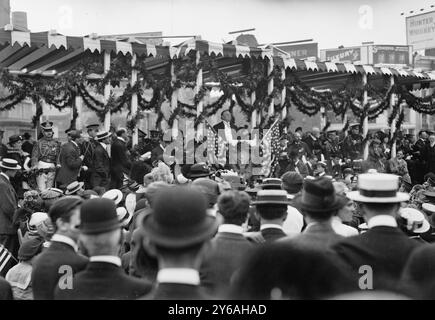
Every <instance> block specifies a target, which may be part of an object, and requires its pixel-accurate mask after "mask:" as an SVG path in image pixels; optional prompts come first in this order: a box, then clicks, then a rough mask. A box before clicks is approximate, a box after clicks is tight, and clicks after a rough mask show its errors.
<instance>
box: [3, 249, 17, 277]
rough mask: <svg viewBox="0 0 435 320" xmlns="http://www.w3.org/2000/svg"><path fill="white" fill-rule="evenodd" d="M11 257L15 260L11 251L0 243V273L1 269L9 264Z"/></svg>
mask: <svg viewBox="0 0 435 320" xmlns="http://www.w3.org/2000/svg"><path fill="white" fill-rule="evenodd" d="M11 259H12V260H14V261H16V262H17V260H16V259H15V258H14V256H13V255H12V253H10V252H9V250H8V249H6V248H5V247H4V246H3V245H1V244H0V273H2V272H3V269H4V268H5V267H6V266H8V265H9V264H8V262H9V261H10V260H11Z"/></svg>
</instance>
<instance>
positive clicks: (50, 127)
mask: <svg viewBox="0 0 435 320" xmlns="http://www.w3.org/2000/svg"><path fill="white" fill-rule="evenodd" d="M41 129H42V130H44V131H53V122H51V121H45V122H43V123H41Z"/></svg>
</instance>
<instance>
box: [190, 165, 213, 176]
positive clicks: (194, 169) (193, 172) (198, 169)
mask: <svg viewBox="0 0 435 320" xmlns="http://www.w3.org/2000/svg"><path fill="white" fill-rule="evenodd" d="M208 176H210V169H209V168H208V167H207V165H206V164H205V163H197V164H194V165H192V166H191V167H190V172H189V178H190V179H195V178H203V177H208Z"/></svg>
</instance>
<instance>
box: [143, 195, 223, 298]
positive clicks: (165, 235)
mask: <svg viewBox="0 0 435 320" xmlns="http://www.w3.org/2000/svg"><path fill="white" fill-rule="evenodd" d="M218 225H219V219H218V218H216V217H214V216H211V215H209V214H207V200H206V199H205V197H204V196H203V195H202V194H201V192H200V191H198V190H196V189H195V188H191V187H173V188H170V189H166V190H165V192H160V193H158V194H157V195H156V200H155V204H154V206H153V212H152V213H151V214H149V215H146V216H145V217H144V218H143V221H142V228H143V230H144V232H146V234H147V237H148V241H146V242H144V243H143V245H144V246H145V248H146V250H147V251H148V252H149V253H150V254H152V255H154V256H156V257H157V259H158V263H159V271H158V274H157V285H156V288H155V290H153V291H152V292H151V294H149V295H148V296H145V297H143V298H144V299H154V300H203V299H207V296H206V295H205V294H204V292H203V291H202V290H201V288H200V276H199V272H198V270H199V268H200V265H201V263H202V260H203V256H204V253H205V252H206V251H208V250H209V249H210V245H209V240H210V239H211V238H212V237H213V236H214V235H215V234H216V231H217V229H218Z"/></svg>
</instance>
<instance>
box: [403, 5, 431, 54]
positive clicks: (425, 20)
mask: <svg viewBox="0 0 435 320" xmlns="http://www.w3.org/2000/svg"><path fill="white" fill-rule="evenodd" d="M406 39H407V44H408V45H410V46H413V50H414V51H416V50H423V49H429V48H435V11H432V12H428V13H423V14H419V15H416V16H411V17H407V18H406Z"/></svg>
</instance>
